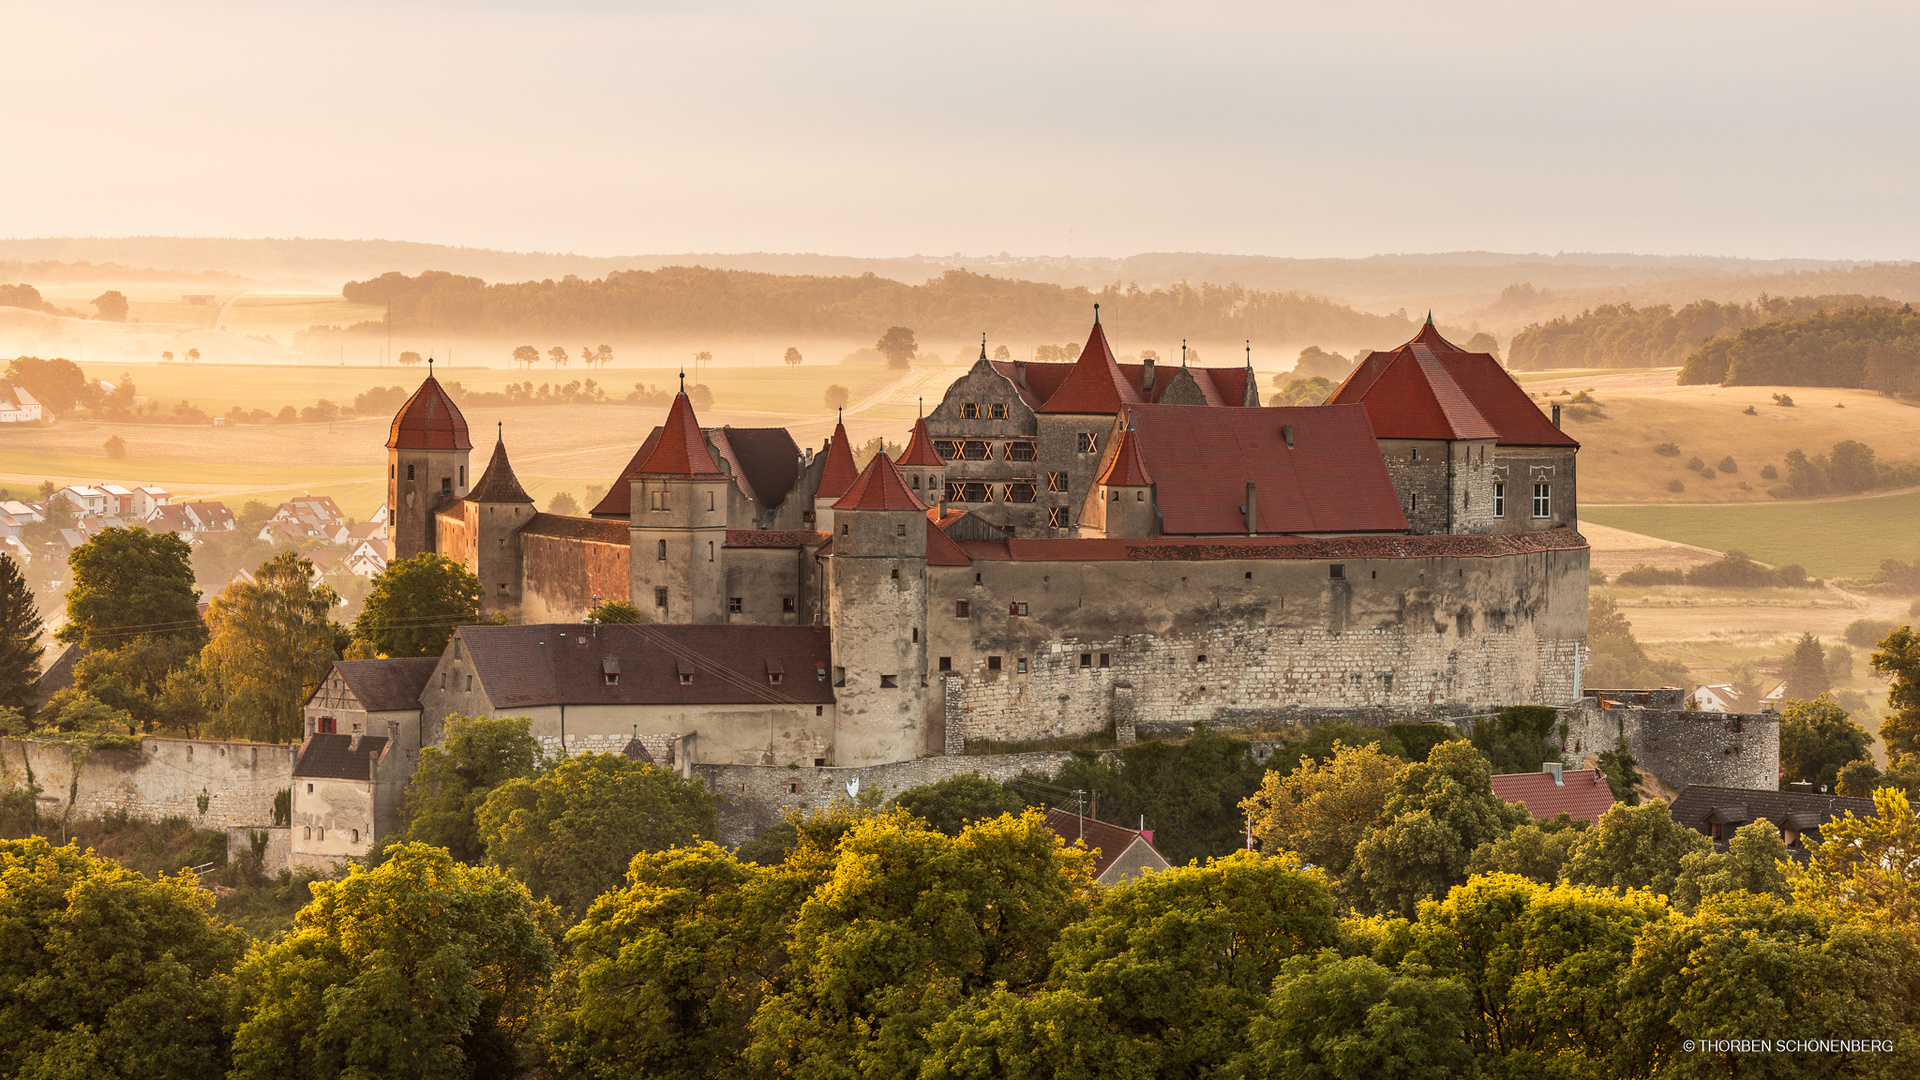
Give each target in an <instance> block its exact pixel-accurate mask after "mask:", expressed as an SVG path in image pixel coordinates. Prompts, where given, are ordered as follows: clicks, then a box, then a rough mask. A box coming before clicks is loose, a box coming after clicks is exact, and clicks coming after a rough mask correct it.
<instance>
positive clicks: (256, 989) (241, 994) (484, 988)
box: [231, 844, 559, 1080]
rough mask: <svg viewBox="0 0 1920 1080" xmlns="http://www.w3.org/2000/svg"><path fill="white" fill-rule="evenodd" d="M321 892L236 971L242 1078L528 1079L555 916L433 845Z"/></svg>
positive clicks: (319, 887) (496, 874) (317, 887)
mask: <svg viewBox="0 0 1920 1080" xmlns="http://www.w3.org/2000/svg"><path fill="white" fill-rule="evenodd" d="M312 889H313V897H314V898H313V902H312V903H310V904H308V905H307V906H306V907H305V908H303V909H302V910H301V912H300V914H299V916H298V917H297V918H296V920H295V928H294V930H293V932H292V933H290V934H288V935H287V936H286V937H284V938H282V939H280V940H279V941H278V942H275V943H274V944H273V945H271V946H269V947H267V948H265V949H262V950H261V951H259V952H257V953H256V954H255V955H254V956H253V957H252V958H250V959H249V960H248V961H247V962H246V963H245V964H243V965H242V966H241V967H240V969H239V970H238V971H237V972H236V973H235V982H236V984H237V986H236V994H235V1008H236V1011H237V1014H238V1018H239V1026H238V1028H237V1030H235V1032H234V1038H233V1060H234V1068H233V1072H232V1073H231V1076H232V1077H233V1080H269V1078H272V1080H280V1078H289V1077H292V1078H304V1077H312V1078H319V1077H335V1076H364V1077H376V1076H377V1077H428V1076H450V1077H474V1078H482V1077H503V1078H504V1077H512V1076H516V1075H520V1073H521V1071H522V1066H523V1063H524V1062H523V1058H524V1057H525V1056H526V1051H527V1050H528V1049H530V1047H528V1046H527V1045H526V1043H527V1042H528V1039H527V1036H528V1035H529V1034H530V1026H531V1023H532V1021H533V1018H534V1007H535V1003H536V1000H537V998H538V995H539V993H540V991H541V990H542V988H543V987H544V986H545V985H546V982H547V978H548V976H549V974H550V973H551V972H552V971H553V968H554V966H555V962H556V950H555V943H556V939H557V938H558V933H559V927H558V924H557V921H556V920H555V918H554V914H553V910H552V908H550V907H548V906H547V905H545V904H541V903H539V902H538V901H535V900H534V899H533V898H532V897H531V896H529V895H528V894H527V890H526V887H525V886H523V885H520V884H519V883H517V882H515V881H513V880H512V879H511V878H509V877H507V875H506V874H504V873H502V872H501V871H499V870H496V869H494V868H492V867H474V866H463V865H461V864H459V863H457V862H455V861H454V860H453V858H452V857H451V856H449V855H448V854H447V853H446V852H445V851H441V850H438V849H435V848H431V847H428V846H426V845H424V844H408V845H405V846H403V847H401V848H399V849H398V850H396V851H395V852H393V853H392V855H391V857H389V858H388V860H387V861H386V862H385V863H383V864H381V865H380V866H379V867H378V868H376V869H373V870H364V869H361V868H359V867H355V868H353V870H352V872H351V873H349V874H348V876H347V877H346V878H345V879H344V880H341V881H330V882H329V881H322V882H315V883H314V884H313V886H312Z"/></svg>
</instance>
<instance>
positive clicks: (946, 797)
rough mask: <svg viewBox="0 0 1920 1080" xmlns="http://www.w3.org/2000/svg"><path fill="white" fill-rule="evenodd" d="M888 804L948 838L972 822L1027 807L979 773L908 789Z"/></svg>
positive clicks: (1001, 785) (990, 818)
mask: <svg viewBox="0 0 1920 1080" xmlns="http://www.w3.org/2000/svg"><path fill="white" fill-rule="evenodd" d="M889 805H891V806H897V807H900V808H901V809H902V810H905V811H906V812H907V813H909V814H912V815H913V816H914V817H917V818H919V819H921V820H922V821H925V822H926V823H927V824H929V825H931V826H933V827H934V828H935V829H938V830H940V831H941V832H943V833H946V834H947V835H948V836H959V835H960V831H961V830H962V829H964V828H966V827H967V826H968V825H969V824H971V823H973V822H976V821H991V820H992V819H994V818H997V817H999V816H1000V815H1001V814H1015V815H1017V814H1019V813H1020V812H1022V811H1024V810H1025V809H1026V808H1027V801H1026V799H1024V798H1022V797H1021V795H1020V793H1019V792H1017V791H1014V790H1012V789H1011V788H1009V787H1007V786H1006V785H1005V784H1002V783H1000V782H999V781H997V780H989V779H987V778H986V777H984V776H981V775H979V774H978V773H959V774H957V775H954V776H949V777H947V778H946V779H945V780H938V781H935V782H934V783H931V784H922V785H921V786H919V787H917V788H909V789H907V790H906V791H903V792H901V793H900V794H898V795H895V796H894V797H893V799H892V801H891V802H890V803H889Z"/></svg>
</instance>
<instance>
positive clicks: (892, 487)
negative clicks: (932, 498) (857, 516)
mask: <svg viewBox="0 0 1920 1080" xmlns="http://www.w3.org/2000/svg"><path fill="white" fill-rule="evenodd" d="M833 508H834V509H835V510H913V511H915V512H918V513H925V512H926V509H927V504H926V503H923V502H921V501H920V496H918V495H915V494H914V493H913V492H912V491H911V490H909V489H908V487H907V482H906V480H905V479H904V478H903V477H901V475H900V470H899V469H898V468H896V467H894V464H893V459H892V458H889V457H888V456H887V454H886V451H884V450H883V451H881V452H880V453H878V454H875V455H873V460H872V461H869V462H867V467H866V469H865V470H864V471H862V472H861V473H860V475H859V476H858V477H857V478H856V479H855V480H854V481H853V485H852V486H851V487H849V488H847V493H846V494H845V495H842V496H840V499H839V501H838V502H835V503H834V504H833Z"/></svg>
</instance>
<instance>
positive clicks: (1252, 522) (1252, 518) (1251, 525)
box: [1247, 480, 1260, 536]
mask: <svg viewBox="0 0 1920 1080" xmlns="http://www.w3.org/2000/svg"><path fill="white" fill-rule="evenodd" d="M1259 521H1260V517H1259V515H1258V513H1256V511H1255V508H1254V505H1253V481H1251V480H1249V481H1247V535H1248V536H1252V535H1254V534H1255V533H1257V532H1259V531H1260V529H1259Z"/></svg>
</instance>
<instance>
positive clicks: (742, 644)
mask: <svg viewBox="0 0 1920 1080" xmlns="http://www.w3.org/2000/svg"><path fill="white" fill-rule="evenodd" d="M459 634H460V637H461V638H462V639H463V640H464V641H465V642H466V647H467V654H468V656H470V657H471V658H472V661H473V670H474V674H475V675H476V676H478V677H479V680H480V684H481V686H482V687H483V688H484V689H485V690H486V692H487V700H488V701H489V702H491V703H492V705H493V707H494V708H496V709H517V708H527V707H531V706H539V705H556V704H560V703H565V704H569V705H737V704H755V705H764V704H776V705H778V704H805V705H816V704H831V703H832V702H833V686H832V684H831V683H829V682H828V681H827V680H826V678H825V675H826V671H827V665H828V664H830V663H832V660H831V656H832V641H831V638H830V637H829V632H828V631H827V629H826V628H825V627H812V626H756V625H746V624H742V625H726V624H720V623H714V624H701V625H697V626H695V625H685V624H668V625H660V624H654V623H602V624H600V626H599V627H598V632H597V633H596V632H595V630H594V628H591V627H586V626H582V625H580V624H578V623H535V624H532V625H528V626H463V627H461V628H460V630H459ZM683 664H684V665H685V666H686V667H687V668H688V669H689V672H690V674H692V676H693V680H692V681H691V682H690V683H682V682H681V681H680V671H681V666H682V665H683ZM610 665H611V667H612V668H613V671H612V673H613V674H617V675H618V676H619V678H618V679H617V680H616V681H614V682H611V683H610V682H608V681H607V678H606V676H607V675H608V674H609V672H608V667H609V666H610ZM775 668H777V669H779V671H780V674H781V675H782V678H781V681H780V682H779V683H775V682H773V681H772V680H771V679H770V678H769V677H768V676H769V673H770V669H775Z"/></svg>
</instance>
